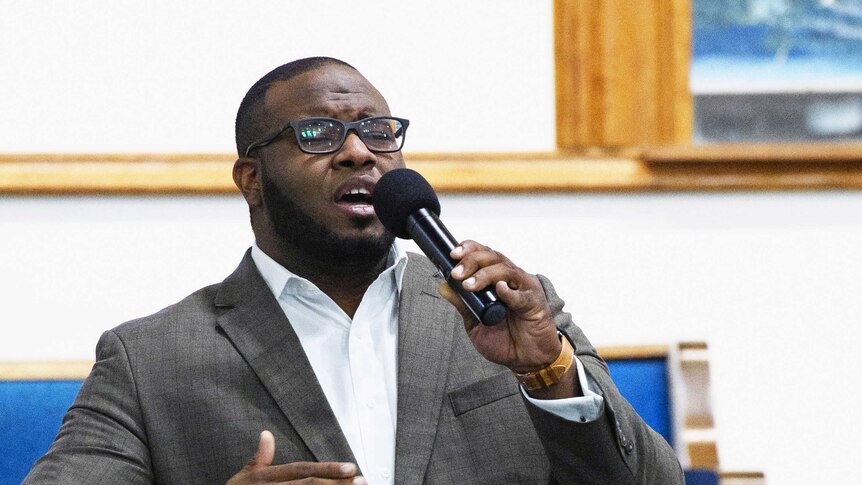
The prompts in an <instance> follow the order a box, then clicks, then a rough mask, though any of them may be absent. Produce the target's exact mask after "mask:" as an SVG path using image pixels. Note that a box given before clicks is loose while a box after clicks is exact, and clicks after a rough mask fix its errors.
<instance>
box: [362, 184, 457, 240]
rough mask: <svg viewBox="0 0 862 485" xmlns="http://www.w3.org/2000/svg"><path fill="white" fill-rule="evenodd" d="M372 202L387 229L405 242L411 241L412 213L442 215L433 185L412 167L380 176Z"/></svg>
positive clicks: (372, 195)
mask: <svg viewBox="0 0 862 485" xmlns="http://www.w3.org/2000/svg"><path fill="white" fill-rule="evenodd" d="M371 203H372V204H373V205H374V212H375V213H376V214H377V218H378V219H380V222H382V223H383V226H385V227H386V229H389V231H390V232H392V233H393V234H395V235H396V236H398V237H400V238H401V239H410V235H409V234H408V233H407V218H408V217H409V216H410V214H412V213H414V212H416V211H418V210H419V209H423V208H424V209H428V210H429V211H431V212H433V213H435V214H437V215H438V216H439V215H440V201H439V200H438V199H437V194H435V193H434V189H433V188H431V184H429V183H428V181H427V180H425V178H424V177H422V176H421V175H419V172H416V171H413V170H410V169H409V168H396V169H395V170H390V171H389V172H386V174H384V175H383V177H380V180H378V181H377V185H375V186H374V193H373V194H371Z"/></svg>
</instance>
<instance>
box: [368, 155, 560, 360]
mask: <svg viewBox="0 0 862 485" xmlns="http://www.w3.org/2000/svg"><path fill="white" fill-rule="evenodd" d="M372 202H373V204H374V210H375V212H376V213H377V217H378V218H380V221H381V222H382V223H383V225H384V226H385V227H386V228H387V229H389V230H390V231H391V232H392V233H394V234H395V235H396V236H398V237H400V238H402V239H413V240H414V241H416V244H417V245H418V246H419V248H420V249H421V250H422V251H423V252H424V253H425V255H426V256H428V258H429V259H430V260H431V261H432V262H433V263H434V264H435V265H436V266H437V268H438V269H439V270H440V271H441V273H443V275H444V276H445V277H446V281H447V282H448V284H449V286H450V287H451V288H452V290H453V292H454V293H455V294H457V295H458V297H457V298H455V297H454V296H453V295H452V294H451V293H453V292H447V291H442V290H443V288H442V287H441V293H442V294H443V296H444V297H446V299H447V300H449V302H450V303H452V304H453V305H455V307H456V308H458V309H459V311H460V312H461V314H462V316H463V317H464V322H465V327H466V329H467V334H468V335H469V337H470V340H471V341H472V342H473V345H474V346H475V347H476V350H478V351H479V353H480V354H482V355H483V356H484V357H485V358H486V359H488V360H490V361H492V362H496V363H498V364H502V365H505V366H507V367H509V368H510V369H512V370H513V371H515V372H519V373H523V372H531V371H534V370H537V369H541V368H543V367H545V366H546V365H548V364H549V363H551V362H553V361H554V360H555V359H556V358H557V356H559V355H560V350H561V348H562V345H561V342H560V339H559V336H558V334H557V328H556V325H555V323H554V319H553V315H554V313H553V312H552V311H551V308H550V306H549V304H548V301H547V299H546V298H545V293H544V289H543V288H542V285H541V283H540V282H539V279H538V278H537V277H536V276H534V275H531V274H528V273H526V272H525V271H524V270H522V269H521V268H519V267H518V266H516V265H515V264H514V263H512V262H511V261H510V260H509V259H508V258H506V257H505V256H503V255H502V254H500V253H498V252H496V251H493V250H491V249H490V248H488V247H486V246H483V245H481V244H479V243H477V242H475V241H464V242H463V243H461V244H459V243H458V242H457V241H456V240H455V238H454V237H452V235H451V234H450V233H449V231H448V230H447V229H446V227H445V226H444V225H443V223H442V222H440V218H439V217H438V216H439V214H440V202H439V200H438V199H437V195H436V194H435V193H434V190H433V189H432V188H431V186H430V184H428V182H427V181H426V180H425V179H424V178H423V177H422V176H421V175H420V174H419V173H417V172H414V171H412V170H409V169H395V170H391V171H389V172H387V173H386V174H385V175H383V177H381V179H380V180H379V181H378V182H377V185H376V187H375V188H374V193H373V194H372ZM447 293H448V294H447ZM459 300H460V301H459ZM465 307H466V308H465ZM467 309H469V311H467ZM478 322H482V323H483V324H484V325H478V324H477V323H478Z"/></svg>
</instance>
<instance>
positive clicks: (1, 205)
mask: <svg viewBox="0 0 862 485" xmlns="http://www.w3.org/2000/svg"><path fill="white" fill-rule="evenodd" d="M442 204H443V215H444V220H445V221H446V222H447V225H448V226H449V227H450V229H451V230H452V232H453V233H454V234H455V235H456V237H458V238H462V239H464V238H473V239H476V240H479V241H482V242H486V243H488V244H489V245H492V246H493V247H494V248H496V249H498V250H500V251H502V252H504V253H505V254H507V255H509V256H510V257H511V258H512V259H513V260H514V261H516V262H517V263H518V264H520V265H521V266H522V267H524V268H525V269H528V270H530V271H535V272H541V273H544V274H546V275H548V276H550V277H551V278H552V280H553V281H555V283H556V285H557V287H558V290H559V292H560V294H561V295H563V297H564V298H565V299H566V300H567V302H568V306H567V308H568V309H569V311H570V312H572V313H573V314H574V316H575V318H576V320H577V321H578V322H579V323H580V325H581V326H582V327H583V328H584V329H585V331H586V332H587V334H588V335H589V336H590V337H591V339H592V340H593V342H594V343H595V344H597V345H609V344H626V343H667V342H675V341H679V340H690V339H693V340H705V341H707V342H709V344H710V346H711V348H712V370H713V385H714V392H715V413H716V420H717V426H718V430H719V452H720V457H721V461H722V463H723V465H724V467H725V468H728V469H761V470H766V472H767V473H768V475H769V478H770V483H776V484H810V483H844V482H842V480H844V479H845V478H846V476H847V474H848V473H852V468H850V467H851V466H852V465H850V464H848V463H847V460H846V452H847V451H848V450H853V449H855V447H856V441H857V439H856V436H857V435H858V433H857V431H859V430H860V428H862V427H861V426H860V418H859V417H858V416H857V413H855V412H853V410H854V409H858V408H859V407H862V397H860V395H862V394H860V391H862V386H860V384H858V379H857V378H856V376H855V373H856V372H855V371H856V370H858V369H859V368H860V363H862V362H860V360H862V359H860V357H859V352H858V350H857V347H858V343H859V341H860V330H859V328H860V323H862V321H860V320H862V319H860V315H862V298H860V297H859V295H860V294H862V283H860V278H859V274H860V269H862V251H860V249H859V248H862V215H860V211H859V208H860V207H862V194H860V193H770V194H666V195H658V194H652V195H520V196H444V197H442ZM0 227H2V233H3V238H2V239H0V275H2V276H0V295H3V298H4V304H3V306H4V316H3V322H4V325H3V327H4V332H5V334H4V335H5V336H4V339H2V340H0V358H2V359H44V358H48V359H52V358H92V355H93V354H92V350H93V347H94V344H95V341H96V339H97V338H98V336H99V334H100V333H101V332H102V331H103V330H105V329H107V328H110V327H112V326H114V325H116V324H118V323H120V322H122V321H124V320H126V319H130V318H134V317H137V316H142V315H144V314H147V313H150V312H153V311H156V310H158V309H159V308H161V307H163V306H166V305H168V304H170V303H172V302H174V301H176V300H177V299H179V298H180V297H182V296H184V295H185V294H187V293H189V292H191V291H193V290H195V289H197V288H198V287H201V286H204V285H206V284H210V283H214V282H217V281H220V280H221V279H223V278H224V276H226V275H227V274H228V273H229V272H230V271H231V270H232V269H233V268H234V267H235V265H236V264H237V263H238V261H239V258H240V257H241V254H242V251H243V250H244V249H245V248H246V247H247V246H248V244H249V243H250V242H251V231H250V230H249V228H248V223H247V217H246V210H245V206H244V202H243V201H242V199H241V198H239V197H238V196H237V197H170V198H168V197H155V198H141V197H74V198H53V197H46V198H34V197H0ZM46 337H47V338H46Z"/></svg>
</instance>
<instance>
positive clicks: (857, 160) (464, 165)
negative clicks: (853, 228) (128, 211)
mask: <svg viewBox="0 0 862 485" xmlns="http://www.w3.org/2000/svg"><path fill="white" fill-rule="evenodd" d="M405 158H406V159H407V160H408V166H410V167H411V168H414V169H416V170H418V171H419V172H421V173H422V174H424V175H425V177H426V178H428V180H429V182H431V184H432V185H433V186H434V187H435V188H436V189H437V190H438V191H440V192H442V193H476V192H478V193H487V192H495V193H541V192H575V193H577V192H656V191H734V190H737V191H738V190H746V191H764V190H829V189H842V190H859V189H862V145H843V146H842V145H833V146H815V145H798V146H795V145H775V146H769V145H760V146H758V145H750V146H722V147H676V148H674V147H662V148H655V149H642V150H640V151H637V150H629V151H621V152H607V151H600V150H586V151H581V152H557V153H508V154H506V153H494V154H488V153H438V154H432V153H414V154H410V153H408V154H405ZM233 160H234V157H233V156H232V155H229V154H223V153H222V154H220V153H209V154H208V153H197V154H177V153H168V154H146V153H132V154H124V153H120V154H0V194H4V195H95V194H235V193H237V190H236V187H235V186H234V184H233V180H232V178H231V166H232V164H233ZM731 162H732V163H731Z"/></svg>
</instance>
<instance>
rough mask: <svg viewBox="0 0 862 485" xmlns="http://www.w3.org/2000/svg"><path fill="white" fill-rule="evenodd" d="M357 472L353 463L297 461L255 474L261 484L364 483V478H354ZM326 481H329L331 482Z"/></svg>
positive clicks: (268, 468) (271, 467)
mask: <svg viewBox="0 0 862 485" xmlns="http://www.w3.org/2000/svg"><path fill="white" fill-rule="evenodd" d="M357 472H358V470H357V468H356V465H354V464H353V463H341V462H331V461H329V462H311V461H298V462H295V463H288V464H285V465H275V466H270V467H267V468H266V469H265V470H264V471H263V472H262V473H259V474H257V477H256V478H258V479H259V480H261V481H263V482H287V481H290V480H302V479H305V478H315V479H318V480H319V482H318V481H312V482H311V483H354V484H359V483H365V479H364V478H362V477H357V476H356V473H357ZM327 480H331V482H329V481H327Z"/></svg>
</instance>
